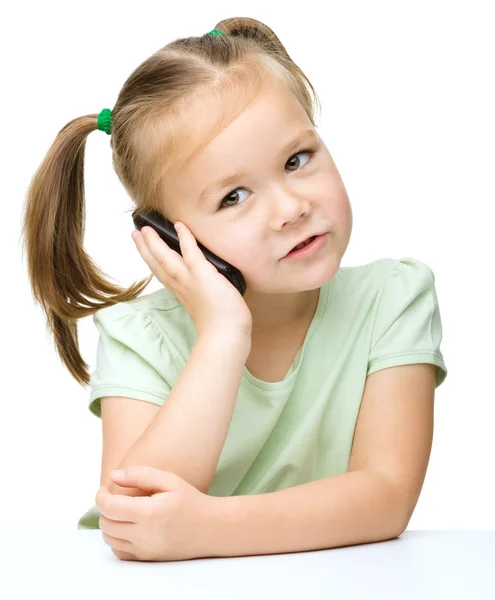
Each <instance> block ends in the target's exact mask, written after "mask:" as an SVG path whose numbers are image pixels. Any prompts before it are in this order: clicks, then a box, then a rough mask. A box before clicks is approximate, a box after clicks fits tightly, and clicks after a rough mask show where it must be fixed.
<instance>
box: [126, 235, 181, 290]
mask: <svg viewBox="0 0 495 600" xmlns="http://www.w3.org/2000/svg"><path fill="white" fill-rule="evenodd" d="M143 229H144V231H143V230H141V232H140V234H139V235H138V236H137V238H136V240H135V241H136V245H137V246H138V250H139V252H140V254H141V256H142V257H143V259H144V260H145V261H146V263H147V264H148V266H149V268H150V269H151V271H152V273H153V274H154V275H155V277H157V278H158V280H159V281H162V279H163V278H164V276H165V277H170V278H172V279H177V278H178V276H179V273H180V272H181V270H182V267H183V265H182V264H181V263H182V259H181V258H180V256H179V255H178V254H177V252H174V251H173V250H172V249H171V248H169V247H168V246H167V244H166V243H165V242H164V241H163V240H162V239H161V238H160V236H159V235H158V233H157V232H156V231H155V230H154V229H153V228H148V227H146V228H143Z"/></svg>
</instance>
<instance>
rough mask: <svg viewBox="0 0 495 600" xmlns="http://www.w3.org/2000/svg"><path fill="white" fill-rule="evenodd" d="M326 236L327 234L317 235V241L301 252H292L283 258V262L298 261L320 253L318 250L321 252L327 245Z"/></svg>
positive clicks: (300, 250) (301, 249)
mask: <svg viewBox="0 0 495 600" xmlns="http://www.w3.org/2000/svg"><path fill="white" fill-rule="evenodd" d="M326 235H327V234H326V233H322V234H321V235H317V236H316V237H315V239H314V240H313V241H312V242H311V243H309V244H308V245H307V246H304V247H303V248H300V249H299V250H291V251H290V252H289V254H287V255H286V256H284V257H283V260H286V259H288V260H297V259H303V258H307V257H309V256H313V254H316V252H318V250H320V249H321V248H322V247H323V246H324V245H325V241H326Z"/></svg>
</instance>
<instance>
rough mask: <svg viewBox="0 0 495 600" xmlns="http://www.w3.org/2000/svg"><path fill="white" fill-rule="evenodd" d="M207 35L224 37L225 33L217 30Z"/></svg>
mask: <svg viewBox="0 0 495 600" xmlns="http://www.w3.org/2000/svg"><path fill="white" fill-rule="evenodd" d="M208 34H209V35H223V36H225V33H222V32H221V31H219V30H218V29H212V30H211V31H209V32H208Z"/></svg>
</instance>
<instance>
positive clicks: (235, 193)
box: [165, 89, 352, 299]
mask: <svg viewBox="0 0 495 600" xmlns="http://www.w3.org/2000/svg"><path fill="white" fill-rule="evenodd" d="M296 139H299V141H296V142H295V143H291V142H293V141H294V140H296ZM229 176H231V177H230V180H229V181H228V182H225V183H223V184H222V183H218V182H219V181H220V180H222V179H225V178H227V177H229ZM177 179H178V180H177V181H174V182H172V183H171V182H167V185H168V186H169V187H168V189H169V194H170V195H171V197H172V198H177V201H175V200H173V201H171V202H170V204H172V205H173V206H167V208H166V213H165V214H167V216H168V218H169V219H170V220H172V221H173V222H175V221H176V220H181V221H184V223H186V225H187V226H188V227H189V228H190V230H191V231H192V233H193V234H194V236H195V237H196V239H197V240H198V241H199V242H201V243H202V244H203V245H204V246H206V248H208V249H209V250H211V251H212V252H213V253H214V254H216V255H217V256H220V257H221V258H223V259H224V260H226V261H227V262H229V263H230V264H232V265H233V266H235V267H237V268H238V269H239V270H240V271H241V273H242V274H243V276H244V278H245V280H246V284H247V291H246V299H247V298H249V297H250V295H252V294H257V293H259V294H286V293H290V292H301V291H303V290H314V289H316V288H319V287H321V285H323V284H324V283H325V282H327V281H328V280H330V279H331V278H332V277H333V276H334V275H335V273H336V272H337V271H338V269H339V266H340V261H341V259H342V256H343V254H344V253H345V251H346V248H347V245H348V243H349V239H350V235H351V229H352V211H351V207H350V203H349V198H348V196H347V192H346V190H345V187H344V184H343V182H342V180H341V178H340V175H339V172H338V170H337V167H336V166H335V164H334V162H333V160H332V157H331V155H330V153H329V151H328V149H327V147H326V146H325V144H324V143H323V140H322V139H321V138H320V136H319V135H318V133H317V132H316V130H315V129H314V127H312V125H311V121H310V120H309V119H308V117H307V115H306V112H305V111H304V109H303V108H302V106H301V105H300V104H299V102H298V101H297V99H296V98H295V97H294V96H293V95H292V94H289V93H287V92H285V93H284V92H282V91H279V90H274V89H269V90H266V91H265V92H264V93H263V94H262V95H261V96H260V97H259V98H258V99H257V100H256V101H255V102H254V103H253V104H251V105H250V106H248V107H247V108H246V109H245V110H244V111H243V112H241V113H240V115H238V116H237V117H236V118H235V119H234V120H233V121H232V122H231V123H230V124H229V125H228V127H226V128H225V129H223V130H222V131H221V133H220V134H219V135H217V136H216V137H215V138H214V139H213V140H212V141H210V143H209V144H208V145H207V146H205V147H204V148H202V149H201V151H200V152H198V153H197V154H195V155H193V156H192V157H191V158H190V159H189V160H188V161H187V162H186V164H185V165H184V167H183V169H182V170H181V171H180V177H178V178H177ZM322 232H327V233H326V236H325V244H324V246H323V247H322V249H321V250H320V251H319V252H317V253H316V254H314V255H313V256H311V257H309V258H306V259H303V260H295V261H293V260H284V256H285V255H286V254H287V253H288V252H289V251H290V250H291V249H292V248H293V247H294V246H295V245H296V244H297V243H299V241H300V240H301V239H305V238H307V237H309V236H311V235H313V234H317V233H322Z"/></svg>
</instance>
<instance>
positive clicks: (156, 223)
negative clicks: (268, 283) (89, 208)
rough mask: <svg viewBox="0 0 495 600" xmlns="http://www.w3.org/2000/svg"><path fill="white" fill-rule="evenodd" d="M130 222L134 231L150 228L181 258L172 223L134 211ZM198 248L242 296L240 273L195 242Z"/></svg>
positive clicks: (154, 214) (150, 213) (158, 215)
mask: <svg viewBox="0 0 495 600" xmlns="http://www.w3.org/2000/svg"><path fill="white" fill-rule="evenodd" d="M132 220H133V221H134V226H135V227H136V229H139V230H141V228H142V227H144V226H145V225H147V226H149V227H152V228H153V229H154V230H155V231H156V232H157V233H158V235H159V236H160V238H161V239H162V240H163V241H164V242H165V243H166V244H167V246H169V248H172V250H175V251H176V252H178V253H179V254H180V255H181V256H182V252H181V251H180V242H179V237H178V235H177V232H176V231H175V228H174V226H173V223H172V222H171V221H169V220H168V219H166V218H165V217H164V216H163V215H162V214H161V213H159V212H157V211H148V212H146V213H143V212H139V211H137V210H135V211H134V212H133V213H132ZM196 243H197V245H198V248H199V249H200V250H201V252H202V253H203V254H204V256H205V258H206V260H208V261H209V262H210V263H211V264H212V265H213V266H214V267H215V268H216V269H217V271H218V272H219V273H221V274H222V275H223V276H224V277H226V278H227V279H228V280H229V281H230V283H231V284H232V285H233V286H234V287H235V288H236V289H237V290H238V291H239V293H240V294H241V296H244V292H245V291H246V281H245V279H244V277H243V276H242V273H241V272H240V271H239V269H237V268H236V267H234V266H233V265H231V264H230V263H228V262H227V261H225V260H223V259H222V258H220V257H219V256H217V255H216V254H213V252H211V251H210V250H208V249H207V248H205V246H203V244H201V243H200V242H198V241H197V240H196Z"/></svg>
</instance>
